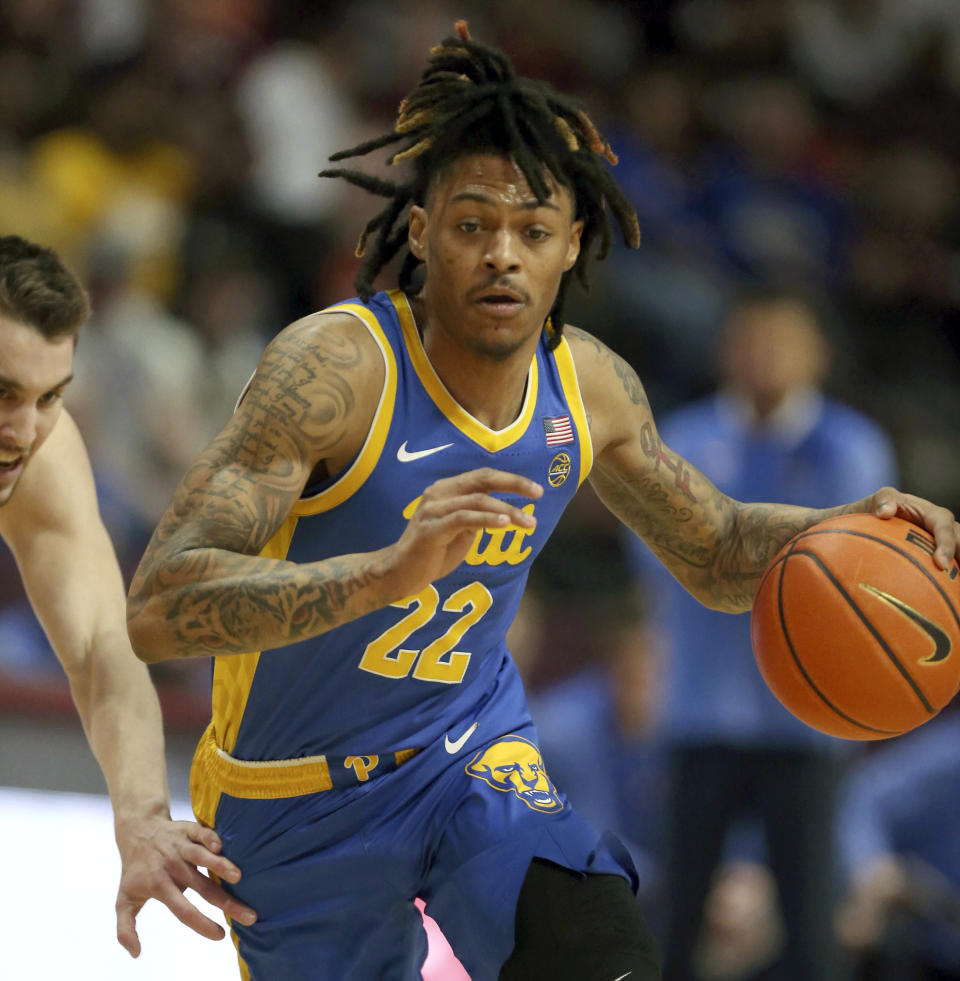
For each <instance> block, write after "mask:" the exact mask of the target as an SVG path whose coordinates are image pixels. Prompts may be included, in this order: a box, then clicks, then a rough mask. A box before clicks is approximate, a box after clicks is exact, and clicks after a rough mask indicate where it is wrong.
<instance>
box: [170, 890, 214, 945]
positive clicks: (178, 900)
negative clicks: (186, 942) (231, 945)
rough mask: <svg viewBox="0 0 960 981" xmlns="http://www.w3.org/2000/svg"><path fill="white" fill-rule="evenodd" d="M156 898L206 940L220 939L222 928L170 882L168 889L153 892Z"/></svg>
mask: <svg viewBox="0 0 960 981" xmlns="http://www.w3.org/2000/svg"><path fill="white" fill-rule="evenodd" d="M155 895H156V898H157V899H158V900H160V902H161V903H163V905H164V906H166V907H167V909H169V910H170V912H171V913H173V915H174V916H175V917H176V918H177V919H178V920H179V921H180V922H181V923H182V924H183V925H184V926H188V927H190V929H191V930H193V931H194V933H199V934H200V936H201V937H206V938H207V940H222V939H223V937H224V929H223V927H222V926H220V924H219V923H216V922H214V921H213V920H211V919H210V917H209V916H205V915H204V914H203V913H201V912H200V910H199V909H197V907H196V906H194V905H193V903H191V902H190V901H189V900H188V899H187V898H186V897H185V896H184V895H183V893H181V892H180V890H179V889H176V888H174V886H173V885H172V884H171V885H170V887H169V888H168V889H164V890H163V891H162V892H158V893H156V894H155Z"/></svg>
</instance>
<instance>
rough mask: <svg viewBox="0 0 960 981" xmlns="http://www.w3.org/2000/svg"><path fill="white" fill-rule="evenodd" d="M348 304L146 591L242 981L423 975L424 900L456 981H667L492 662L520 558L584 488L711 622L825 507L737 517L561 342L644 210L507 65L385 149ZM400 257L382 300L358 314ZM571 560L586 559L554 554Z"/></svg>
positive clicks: (519, 701)
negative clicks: (189, 663) (216, 855)
mask: <svg viewBox="0 0 960 981" xmlns="http://www.w3.org/2000/svg"><path fill="white" fill-rule="evenodd" d="M389 144H395V145H397V152H396V153H395V154H394V156H393V160H394V162H397V163H402V162H407V163H408V164H409V165H410V167H411V170H410V174H409V181H408V182H406V183H392V182H389V181H383V180H379V179H374V178H371V177H367V176H365V175H363V174H360V173H356V172H353V171H347V170H334V171H326V172H325V175H326V176H341V177H345V178H346V179H347V180H350V181H352V182H353V183H355V184H358V185H360V186H362V187H366V188H368V189H369V190H371V191H373V192H374V193H377V194H380V195H383V196H384V197H386V198H387V199H388V203H387V206H386V207H385V208H384V210H383V211H382V212H381V213H380V214H379V215H377V216H376V217H375V218H373V219H372V220H371V221H370V222H369V223H368V224H367V227H366V229H365V232H364V235H363V236H362V239H361V245H362V244H363V241H364V240H365V239H367V238H368V236H372V237H373V241H372V248H371V251H370V252H369V254H368V256H367V258H366V261H365V262H364V263H363V265H362V267H361V269H360V273H359V276H358V280H357V289H358V292H359V294H360V296H361V297H362V299H359V300H350V301H347V302H344V303H341V304H338V305H336V306H334V307H332V308H330V309H328V310H326V311H324V312H322V313H320V314H317V315H313V316H309V317H307V318H305V319H303V320H301V321H298V322H296V323H294V324H292V325H291V326H290V327H288V328H287V329H285V330H284V331H282V332H281V333H280V334H279V335H278V336H277V338H275V339H274V341H273V342H272V343H271V344H270V345H269V347H268V349H267V351H266V353H265V355H264V357H263V359H262V361H261V363H260V365H259V368H258V370H257V372H256V374H255V376H254V378H253V379H252V382H251V384H250V386H249V388H248V390H247V392H246V396H245V397H244V398H243V400H242V402H241V404H240V406H239V408H238V411H237V412H236V414H235V416H234V417H233V419H232V420H231V421H230V422H229V423H228V424H227V426H226V427H225V428H224V430H223V431H222V432H221V434H220V435H219V436H218V437H217V438H216V439H215V440H214V442H213V444H212V445H211V446H210V448H209V449H208V450H207V451H205V452H204V453H203V454H202V455H201V456H200V458H199V459H198V460H197V461H196V463H195V464H194V466H193V467H192V468H191V469H190V471H189V472H188V473H187V475H186V477H185V478H184V480H183V482H182V483H181V486H180V487H179V489H178V491H177V492H176V494H175V497H174V500H173V502H172V504H171V506H170V508H169V509H168V510H167V512H166V514H165V515H164V517H163V518H162V519H161V522H160V525H159V527H158V528H157V530H156V532H155V534H154V536H153V538H152V540H151V542H150V544H149V545H148V548H147V551H146V554H145V555H144V558H143V560H142V562H141V564H140V567H139V569H138V571H137V574H136V576H135V578H134V581H133V584H132V586H131V594H130V601H129V604H128V622H129V625H130V628H131V637H132V639H133V642H134V648H135V650H136V651H137V652H138V654H139V655H140V656H141V657H142V658H144V659H145V660H148V661H155V660H161V659H164V658H173V657H193V656H197V655H200V654H207V655H212V656H214V657H215V659H216V661H215V667H214V678H213V719H212V721H211V724H210V727H209V728H208V730H207V732H206V734H205V736H204V737H203V739H202V741H201V743H200V745H199V747H198V749H197V753H196V756H195V759H194V766H193V773H192V790H193V798H194V807H195V810H196V812H197V815H198V817H199V819H200V820H201V822H202V823H205V824H209V825H212V826H214V827H215V828H216V829H217V831H218V832H219V834H220V836H221V838H222V840H223V843H224V848H225V849H227V850H228V851H229V852H230V853H231V854H232V855H234V856H235V857H236V858H237V860H238V861H239V862H240V864H241V865H242V866H243V868H244V878H243V881H242V882H241V883H238V884H236V885H230V886H229V887H228V888H229V889H230V891H231V892H232V893H233V894H234V895H236V896H237V897H238V898H240V899H242V900H243V901H245V902H248V903H250V904H251V905H253V906H254V907H255V908H256V909H257V911H258V913H259V916H260V918H259V920H258V921H257V923H256V925H254V926H252V927H247V926H242V925H238V926H236V930H235V932H236V936H237V940H238V949H239V954H240V958H241V963H242V967H241V973H242V975H243V977H245V978H253V979H256V981H269V979H274V978H284V979H311V981H315V979H326V978H336V979H338V981H345V979H373V978H377V979H381V981H383V979H404V981H411V979H414V978H416V977H417V976H418V971H419V968H420V965H421V964H422V962H423V957H424V952H425V942H424V938H423V931H422V929H421V927H420V925H419V917H418V913H417V910H416V908H415V906H414V898H415V897H417V896H419V897H421V898H423V899H424V900H425V902H426V907H427V912H428V913H430V914H431V915H432V916H433V917H434V918H435V919H436V920H437V922H438V923H439V925H440V927H441V929H442V930H443V932H444V933H445V935H446V936H447V938H448V939H449V940H450V943H451V946H452V947H453V949H454V951H455V952H456V953H457V956H458V957H459V958H460V960H461V961H462V963H463V965H464V967H465V968H466V969H467V971H468V972H469V974H470V976H471V977H472V978H473V981H491V979H496V978H502V979H515V978H523V979H526V981H529V979H538V978H543V979H546V978H550V979H555V978H561V977H562V978H571V979H574V978H590V979H599V981H618V979H626V978H629V979H630V981H647V979H652V978H656V977H657V976H658V968H657V966H656V956H655V954H654V952H653V950H652V945H651V940H650V936H649V932H648V931H647V930H646V928H645V927H644V925H643V923H642V920H641V918H640V916H639V913H638V906H637V903H636V902H635V900H634V896H633V893H632V889H631V886H632V885H633V884H634V883H635V876H634V872H633V869H632V866H631V864H630V861H629V858H628V857H627V855H626V853H625V850H624V849H623V847H622V846H621V845H620V844H619V842H618V841H617V840H616V839H614V838H613V837H612V836H609V835H603V836H600V835H598V834H597V833H596V832H595V831H594V830H593V829H592V828H591V827H590V826H589V825H588V824H587V823H586V822H585V821H584V820H583V819H581V818H580V817H579V816H578V815H577V814H576V813H575V812H574V811H573V810H572V809H571V808H570V806H569V804H568V802H567V801H566V800H565V799H564V797H563V796H562V795H561V794H559V793H558V792H557V790H556V788H555V787H554V785H553V783H552V782H551V780H550V778H549V775H548V774H547V772H546V771H545V769H544V766H543V761H542V758H541V756H540V753H539V751H538V749H537V743H536V733H535V731H534V729H533V726H532V724H531V722H530V717H529V714H528V711H527V708H526V702H525V697H524V693H523V690H522V687H521V683H520V679H519V676H518V674H517V671H516V669H515V667H514V665H513V663H512V661H511V658H510V655H509V653H508V652H507V650H506V647H505V644H504V635H505V634H506V630H507V627H508V625H509V624H510V622H511V620H512V618H513V615H514V612H515V610H516V608H517V603H518V601H519V598H520V594H521V592H522V590H523V587H524V582H525V580H526V577H527V572H528V569H529V566H530V563H531V561H532V560H533V559H534V557H535V556H536V554H537V552H538V551H539V549H540V548H541V547H542V545H543V542H544V540H545V539H546V537H547V536H548V535H549V534H550V531H551V529H552V528H553V527H554V525H555V524H556V522H557V520H558V519H559V517H560V514H561V512H562V511H563V508H564V505H565V504H566V503H567V502H568V501H569V499H570V498H571V497H572V495H573V493H574V491H575V490H576V488H577V486H578V485H579V484H580V483H581V482H582V481H583V480H585V479H586V478H587V476H588V475H589V476H590V478H591V480H592V481H593V484H594V487H595V488H596V489H597V491H598V492H599V494H600V495H601V497H602V498H603V500H604V501H605V502H606V503H607V504H608V505H609V506H610V507H611V508H612V509H613V511H614V512H615V513H616V514H617V515H619V516H620V517H621V518H622V519H623V520H624V521H625V522H626V523H627V524H629V526H630V527H631V528H633V529H634V531H636V532H637V533H638V534H639V535H640V536H641V537H642V538H643V539H644V540H645V541H646V542H648V543H649V545H650V546H651V547H652V548H653V549H654V551H655V552H656V553H657V555H658V556H659V557H660V559H661V560H662V561H663V562H664V563H665V564H666V565H668V566H669V568H670V569H671V570H672V571H673V573H674V574H675V575H676V576H677V577H678V578H679V579H680V580H681V581H682V582H683V583H684V584H685V585H686V586H687V588H688V589H689V590H690V591H691V592H693V593H694V594H695V595H696V596H697V597H698V598H699V599H701V600H702V601H703V602H705V603H707V604H709V605H711V606H715V607H719V608H722V609H726V610H730V611H741V610H745V609H747V607H748V606H749V603H750V599H751V596H752V595H753V592H754V590H755V589H756V586H757V584H758V582H759V579H760V576H761V574H762V572H763V571H764V568H765V567H766V565H767V563H768V562H769V561H770V560H771V559H772V558H773V556H774V555H775V554H776V552H777V550H778V549H779V547H780V546H781V545H782V544H783V543H784V542H785V541H786V540H787V539H788V538H789V537H790V536H792V535H793V534H795V533H796V532H798V531H799V530H800V529H802V528H805V527H807V526H808V525H810V524H812V523H813V522H815V521H817V520H819V519H821V518H824V517H826V516H827V515H828V514H835V513H839V512H841V511H852V510H859V511H876V512H878V513H882V514H884V515H890V514H894V513H896V512H898V511H899V512H901V513H903V514H906V515H909V516H910V517H912V518H913V519H914V520H916V521H919V522H922V523H924V524H926V525H927V526H929V527H930V528H932V529H934V530H935V531H936V534H937V540H938V545H939V551H938V556H939V561H940V562H941V563H945V562H946V559H947V556H948V555H951V556H952V554H953V553H954V551H955V550H956V548H957V532H956V529H955V526H954V522H953V517H952V515H950V513H949V512H948V511H946V510H944V509H941V508H936V507H934V506H933V505H931V504H929V503H927V502H925V501H922V500H919V499H917V498H915V497H911V496H909V495H904V494H901V493H899V492H897V491H895V490H893V489H891V488H885V489H883V490H881V491H879V492H878V493H877V494H875V495H873V496H872V497H869V498H866V499H864V500H862V501H859V502H857V503H855V504H851V505H847V506H846V507H843V508H834V509H830V510H824V511H814V510H809V509H805V508H796V507H787V506H778V505H772V504H741V503H738V502H736V501H733V500H731V499H730V498H728V497H725V496H724V495H722V494H720V493H719V492H718V491H717V490H716V489H715V488H714V487H713V486H712V485H711V484H710V483H709V482H708V481H707V480H706V478H704V477H703V476H702V475H701V474H700V473H698V472H697V471H696V470H695V469H694V468H693V467H691V466H690V465H688V464H687V463H686V462H685V461H684V460H682V459H680V458H678V457H677V456H676V455H675V454H674V453H672V452H671V451H670V450H668V449H667V448H666V447H665V446H664V445H663V444H662V443H661V441H660V440H659V438H658V437H657V432H656V429H655V427H654V423H653V419H652V417H651V413H650V408H649V405H648V403H647V400H646V398H645V396H644V391H643V388H642V386H641V384H640V382H639V380H638V379H637V376H636V375H635V374H634V372H633V371H632V370H631V369H630V367H629V366H628V365H627V364H626V363H624V362H623V361H622V360H621V359H619V358H618V357H617V356H616V355H615V354H613V353H612V352H611V351H610V350H609V349H607V348H606V347H605V346H604V345H603V344H602V343H601V342H600V341H598V340H596V339H594V338H593V337H592V336H591V335H589V334H587V333H585V332H583V331H580V330H576V329H573V328H566V329H565V327H564V320H563V305H564V304H563V300H564V294H565V292H566V287H567V285H568V281H569V279H570V277H571V275H577V276H579V277H581V278H582V277H583V274H584V272H585V267H586V259H587V253H588V250H589V246H590V245H591V244H592V243H593V242H594V241H595V240H596V239H597V238H599V239H600V241H601V244H602V245H605V244H606V240H607V238H608V226H607V221H606V218H605V206H606V205H608V204H609V206H610V208H611V209H612V211H613V213H614V215H615V217H616V219H617V222H618V223H619V225H620V227H621V229H622V230H623V231H624V233H625V236H626V238H627V239H628V241H629V242H630V243H631V244H633V245H636V244H637V243H638V239H639V231H638V228H637V224H636V219H635V216H634V215H633V212H632V211H631V209H630V207H629V205H628V203H627V201H626V200H625V198H624V196H623V194H622V193H621V192H620V190H619V188H618V187H617V185H616V183H615V182H614V181H613V180H612V178H611V177H610V176H609V174H608V171H607V169H606V166H605V159H609V158H610V157H611V156H612V153H611V151H610V148H609V147H608V146H607V145H606V144H605V142H604V141H603V140H602V138H601V137H600V136H599V134H598V133H597V131H596V129H595V128H594V126H593V124H592V123H591V121H590V120H589V118H588V117H587V116H586V115H585V114H584V113H583V112H582V111H581V110H580V109H578V108H577V107H576V106H575V105H574V104H573V103H572V102H570V101H569V100H567V99H566V98H564V97H562V96H560V95H558V94H555V93H554V92H553V91H552V90H550V89H549V88H548V87H547V86H546V85H544V84H542V83H540V82H538V81H533V80H528V79H520V78H517V77H516V76H515V74H514V72H513V69H512V67H511V65H510V63H509V62H508V61H507V59H506V57H505V56H504V55H503V54H501V53H500V52H497V51H495V50H492V49H490V48H487V47H485V46H482V45H480V44H477V43H475V42H473V41H471V40H469V38H468V35H467V31H466V26H465V25H464V24H463V23H462V22H461V23H460V24H459V25H458V36H456V37H451V38H448V39H447V40H445V41H444V42H443V43H442V44H441V45H440V46H439V47H438V48H435V49H434V51H433V53H432V58H431V61H430V64H429V66H428V68H427V69H426V71H425V73H424V76H423V78H422V80H421V83H420V85H419V86H418V88H417V89H416V90H415V91H414V92H413V93H412V94H411V95H410V96H409V98H408V99H406V100H405V101H404V102H403V103H402V105H401V107H400V114H399V118H398V121H397V124H396V129H395V131H394V132H392V133H389V134H387V135H386V136H384V137H383V138H381V139H376V140H372V141H370V142H368V143H366V144H364V145H362V146H360V147H357V148H355V149H354V150H352V151H346V152H344V153H342V154H338V155H337V158H339V157H345V156H351V155H357V154H363V153H366V152H368V151H370V150H373V149H376V148H378V147H384V146H387V145H389ZM401 249H405V250H406V256H405V260H404V262H403V265H402V268H401V272H400V289H398V290H394V291H391V292H388V293H384V292H378V293H373V290H372V283H373V280H374V278H375V277H376V275H377V274H378V272H379V271H380V270H381V268H382V267H383V265H384V264H385V263H386V262H388V261H389V260H390V259H391V258H392V257H393V256H394V255H395V254H396V253H397V252H399V251H400V250H401ZM571 560H572V561H575V557H571Z"/></svg>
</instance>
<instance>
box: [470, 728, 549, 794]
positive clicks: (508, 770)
mask: <svg viewBox="0 0 960 981" xmlns="http://www.w3.org/2000/svg"><path fill="white" fill-rule="evenodd" d="M466 771H467V773H469V774H470V776H471V777H477V778H478V779H479V780H483V781H484V782H485V783H487V784H489V786H491V787H493V789H494V790H500V791H503V792H504V793H507V792H508V791H509V792H512V793H514V794H516V796H517V797H519V798H520V800H522V801H523V802H524V804H526V805H527V807H529V808H530V809H531V810H533V811H559V810H561V809H562V808H563V801H562V800H560V797H559V796H558V794H557V788H556V787H554V785H553V784H552V783H551V782H550V778H549V777H548V776H547V771H546V768H545V767H544V765H543V757H542V756H541V755H540V750H539V749H537V747H536V746H535V745H534V744H533V743H532V742H530V741H529V740H528V739H524V738H523V737H521V736H505V737H504V738H503V739H501V740H500V741H499V742H496V743H494V744H493V745H492V746H488V747H487V748H486V749H485V750H483V751H481V752H479V753H477V755H476V756H474V758H473V759H472V760H471V761H470V762H469V763H468V764H467V765H466Z"/></svg>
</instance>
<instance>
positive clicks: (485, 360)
mask: <svg viewBox="0 0 960 981" xmlns="http://www.w3.org/2000/svg"><path fill="white" fill-rule="evenodd" d="M413 306H414V311H415V315H416V320H417V327H418V331H419V333H420V340H421V343H422V344H423V349H424V352H425V353H426V355H427V358H428V359H429V361H430V364H431V365H432V366H433V370H434V371H435V372H436V373H437V377H438V378H439V379H440V381H441V382H443V385H444V387H445V388H446V389H447V391H448V392H449V393H450V394H451V395H452V396H453V397H454V399H456V401H457V403H458V404H459V405H460V406H462V407H463V408H464V409H465V410H466V411H467V412H469V413H470V415H471V416H473V417H474V419H476V420H477V421H478V422H481V423H483V425H485V426H486V427H487V428H489V429H493V430H495V431H496V430H500V429H505V428H506V427H507V426H509V425H510V424H511V423H512V422H514V420H516V419H517V417H518V416H519V415H520V412H521V410H522V408H523V402H524V398H525V396H526V390H527V379H528V377H529V373H530V362H531V361H532V359H533V357H534V355H535V352H536V347H537V344H538V342H539V335H535V336H532V337H531V338H529V339H528V340H526V341H525V342H524V343H523V344H521V345H520V346H519V347H518V348H517V349H516V350H515V351H513V352H512V353H510V354H509V355H508V356H506V357H504V358H497V357H493V356H491V355H490V354H486V353H484V352H482V351H478V350H475V349H473V348H472V347H470V346H469V345H468V344H465V343H463V342H462V341H461V340H459V339H458V338H457V337H456V335H455V334H453V333H452V332H450V331H447V330H444V329H443V327H442V326H440V325H439V324H438V322H437V320H436V319H435V318H432V317H431V316H430V315H429V314H428V313H427V311H426V309H425V308H424V307H423V306H422V305H417V304H414V305H413Z"/></svg>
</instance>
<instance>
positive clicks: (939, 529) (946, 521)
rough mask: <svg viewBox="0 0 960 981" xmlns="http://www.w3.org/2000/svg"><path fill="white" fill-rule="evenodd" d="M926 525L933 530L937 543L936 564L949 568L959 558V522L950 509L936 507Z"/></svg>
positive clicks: (942, 567)
mask: <svg viewBox="0 0 960 981" xmlns="http://www.w3.org/2000/svg"><path fill="white" fill-rule="evenodd" d="M927 527H928V528H929V529H930V531H932V532H933V537H934V540H935V541H936V543H937V550H936V552H935V553H934V557H935V558H936V560H937V564H938V565H939V566H940V568H941V569H949V568H950V567H951V566H952V565H953V563H954V562H955V561H956V560H957V559H960V524H958V523H957V522H956V520H955V519H954V517H953V512H952V511H948V510H947V509H946V508H936V509H935V513H934V514H933V515H932V517H931V520H930V522H929V523H928V524H927Z"/></svg>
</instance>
